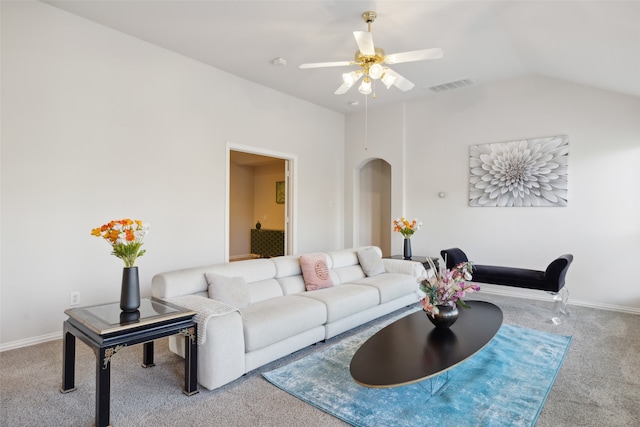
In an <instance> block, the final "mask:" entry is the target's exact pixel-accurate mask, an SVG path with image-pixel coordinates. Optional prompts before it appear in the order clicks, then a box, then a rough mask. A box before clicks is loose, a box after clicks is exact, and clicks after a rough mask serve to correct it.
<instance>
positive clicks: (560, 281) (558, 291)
mask: <svg viewBox="0 0 640 427" xmlns="http://www.w3.org/2000/svg"><path fill="white" fill-rule="evenodd" d="M440 255H441V256H442V258H443V259H444V260H445V262H446V266H447V268H452V267H454V266H456V265H458V264H460V263H461V262H467V261H469V259H468V258H467V255H466V254H465V253H464V252H463V251H462V250H461V249H459V248H450V249H443V250H442V251H440ZM572 262H573V255H571V254H565V255H561V256H559V257H558V258H556V259H555V260H553V261H552V262H551V263H550V264H549V265H548V266H547V268H546V269H545V270H544V271H542V270H529V269H525V268H514V267H501V266H494V265H480V264H475V263H473V273H472V274H473V279H472V281H474V282H479V283H489V284H494V285H505V286H513V287H517V288H527V289H535V290H540V291H545V292H548V293H550V294H552V295H553V300H554V305H553V311H552V315H551V320H552V321H553V323H554V324H556V325H557V324H558V323H560V318H559V315H560V313H564V314H568V313H567V308H566V304H567V299H568V297H569V291H568V290H567V289H566V288H565V276H566V275H567V270H569V266H570V265H571V263H572Z"/></svg>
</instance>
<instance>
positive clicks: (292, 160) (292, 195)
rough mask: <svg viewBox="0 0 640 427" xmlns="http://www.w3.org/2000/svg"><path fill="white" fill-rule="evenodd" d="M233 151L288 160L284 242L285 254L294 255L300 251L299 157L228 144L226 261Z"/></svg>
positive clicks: (225, 254) (225, 256)
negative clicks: (298, 214) (297, 214)
mask: <svg viewBox="0 0 640 427" xmlns="http://www.w3.org/2000/svg"><path fill="white" fill-rule="evenodd" d="M231 151H242V152H245V153H251V154H259V155H261V156H267V157H275V158H278V159H283V160H286V162H285V169H286V170H285V206H284V209H285V231H284V236H285V242H284V254H285V255H293V254H295V253H297V250H298V240H297V238H296V235H297V233H296V220H295V218H296V213H297V207H296V201H297V197H296V196H297V187H296V185H295V183H296V181H297V176H298V169H297V165H298V156H296V155H295V154H287V153H281V152H277V151H272V150H265V149H263V148H257V147H251V146H248V145H241V144H234V143H232V142H227V147H226V166H227V172H226V186H225V187H226V188H225V199H226V202H225V210H226V212H225V219H224V222H225V230H224V234H225V239H224V240H225V246H224V260H225V262H229V238H230V235H229V234H230V233H229V218H230V215H231V212H230V208H231V203H230V197H231V190H230V188H231Z"/></svg>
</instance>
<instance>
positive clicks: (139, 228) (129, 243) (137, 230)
mask: <svg viewBox="0 0 640 427" xmlns="http://www.w3.org/2000/svg"><path fill="white" fill-rule="evenodd" d="M148 232H149V224H145V223H143V222H142V221H140V220H137V219H136V220H133V219H129V218H125V219H121V220H116V221H111V222H109V223H107V224H105V225H103V226H101V227H98V228H94V229H93V230H91V235H93V236H97V237H102V238H104V239H105V240H107V241H108V242H109V244H110V245H111V247H112V248H113V251H112V252H111V255H115V256H116V257H118V258H120V259H122V260H123V261H124V265H125V267H133V265H134V264H135V262H136V258H138V257H141V256H142V255H144V253H145V252H146V249H142V250H141V249H140V248H141V247H142V239H143V238H144V236H146V235H147V233H148Z"/></svg>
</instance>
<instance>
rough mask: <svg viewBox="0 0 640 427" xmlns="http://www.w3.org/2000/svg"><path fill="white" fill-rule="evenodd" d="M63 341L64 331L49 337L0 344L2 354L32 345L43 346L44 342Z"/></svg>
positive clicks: (43, 336) (53, 333) (41, 336)
mask: <svg viewBox="0 0 640 427" xmlns="http://www.w3.org/2000/svg"><path fill="white" fill-rule="evenodd" d="M61 339H62V331H60V332H52V333H50V334H47V335H40V336H39V337H32V338H26V339H23V340H18V341H11V342H8V343H5V344H0V353H1V352H3V351H8V350H14V349H16V348H22V347H29V346H31V345H36V344H42V343H43V342H48V341H55V340H61Z"/></svg>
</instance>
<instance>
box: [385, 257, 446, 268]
mask: <svg viewBox="0 0 640 427" xmlns="http://www.w3.org/2000/svg"><path fill="white" fill-rule="evenodd" d="M385 258H391V259H404V256H402V255H392V256H389V257H385ZM428 258H430V259H431V261H433V263H434V264H435V266H436V269H437V270H438V271H440V265H439V264H438V260H439V259H440V258H438V257H428ZM407 261H417V262H420V263H422V265H424V268H425V270H429V269H430V268H431V266H430V265H429V262H428V261H427V257H424V256H412V257H411V259H410V260H407Z"/></svg>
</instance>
